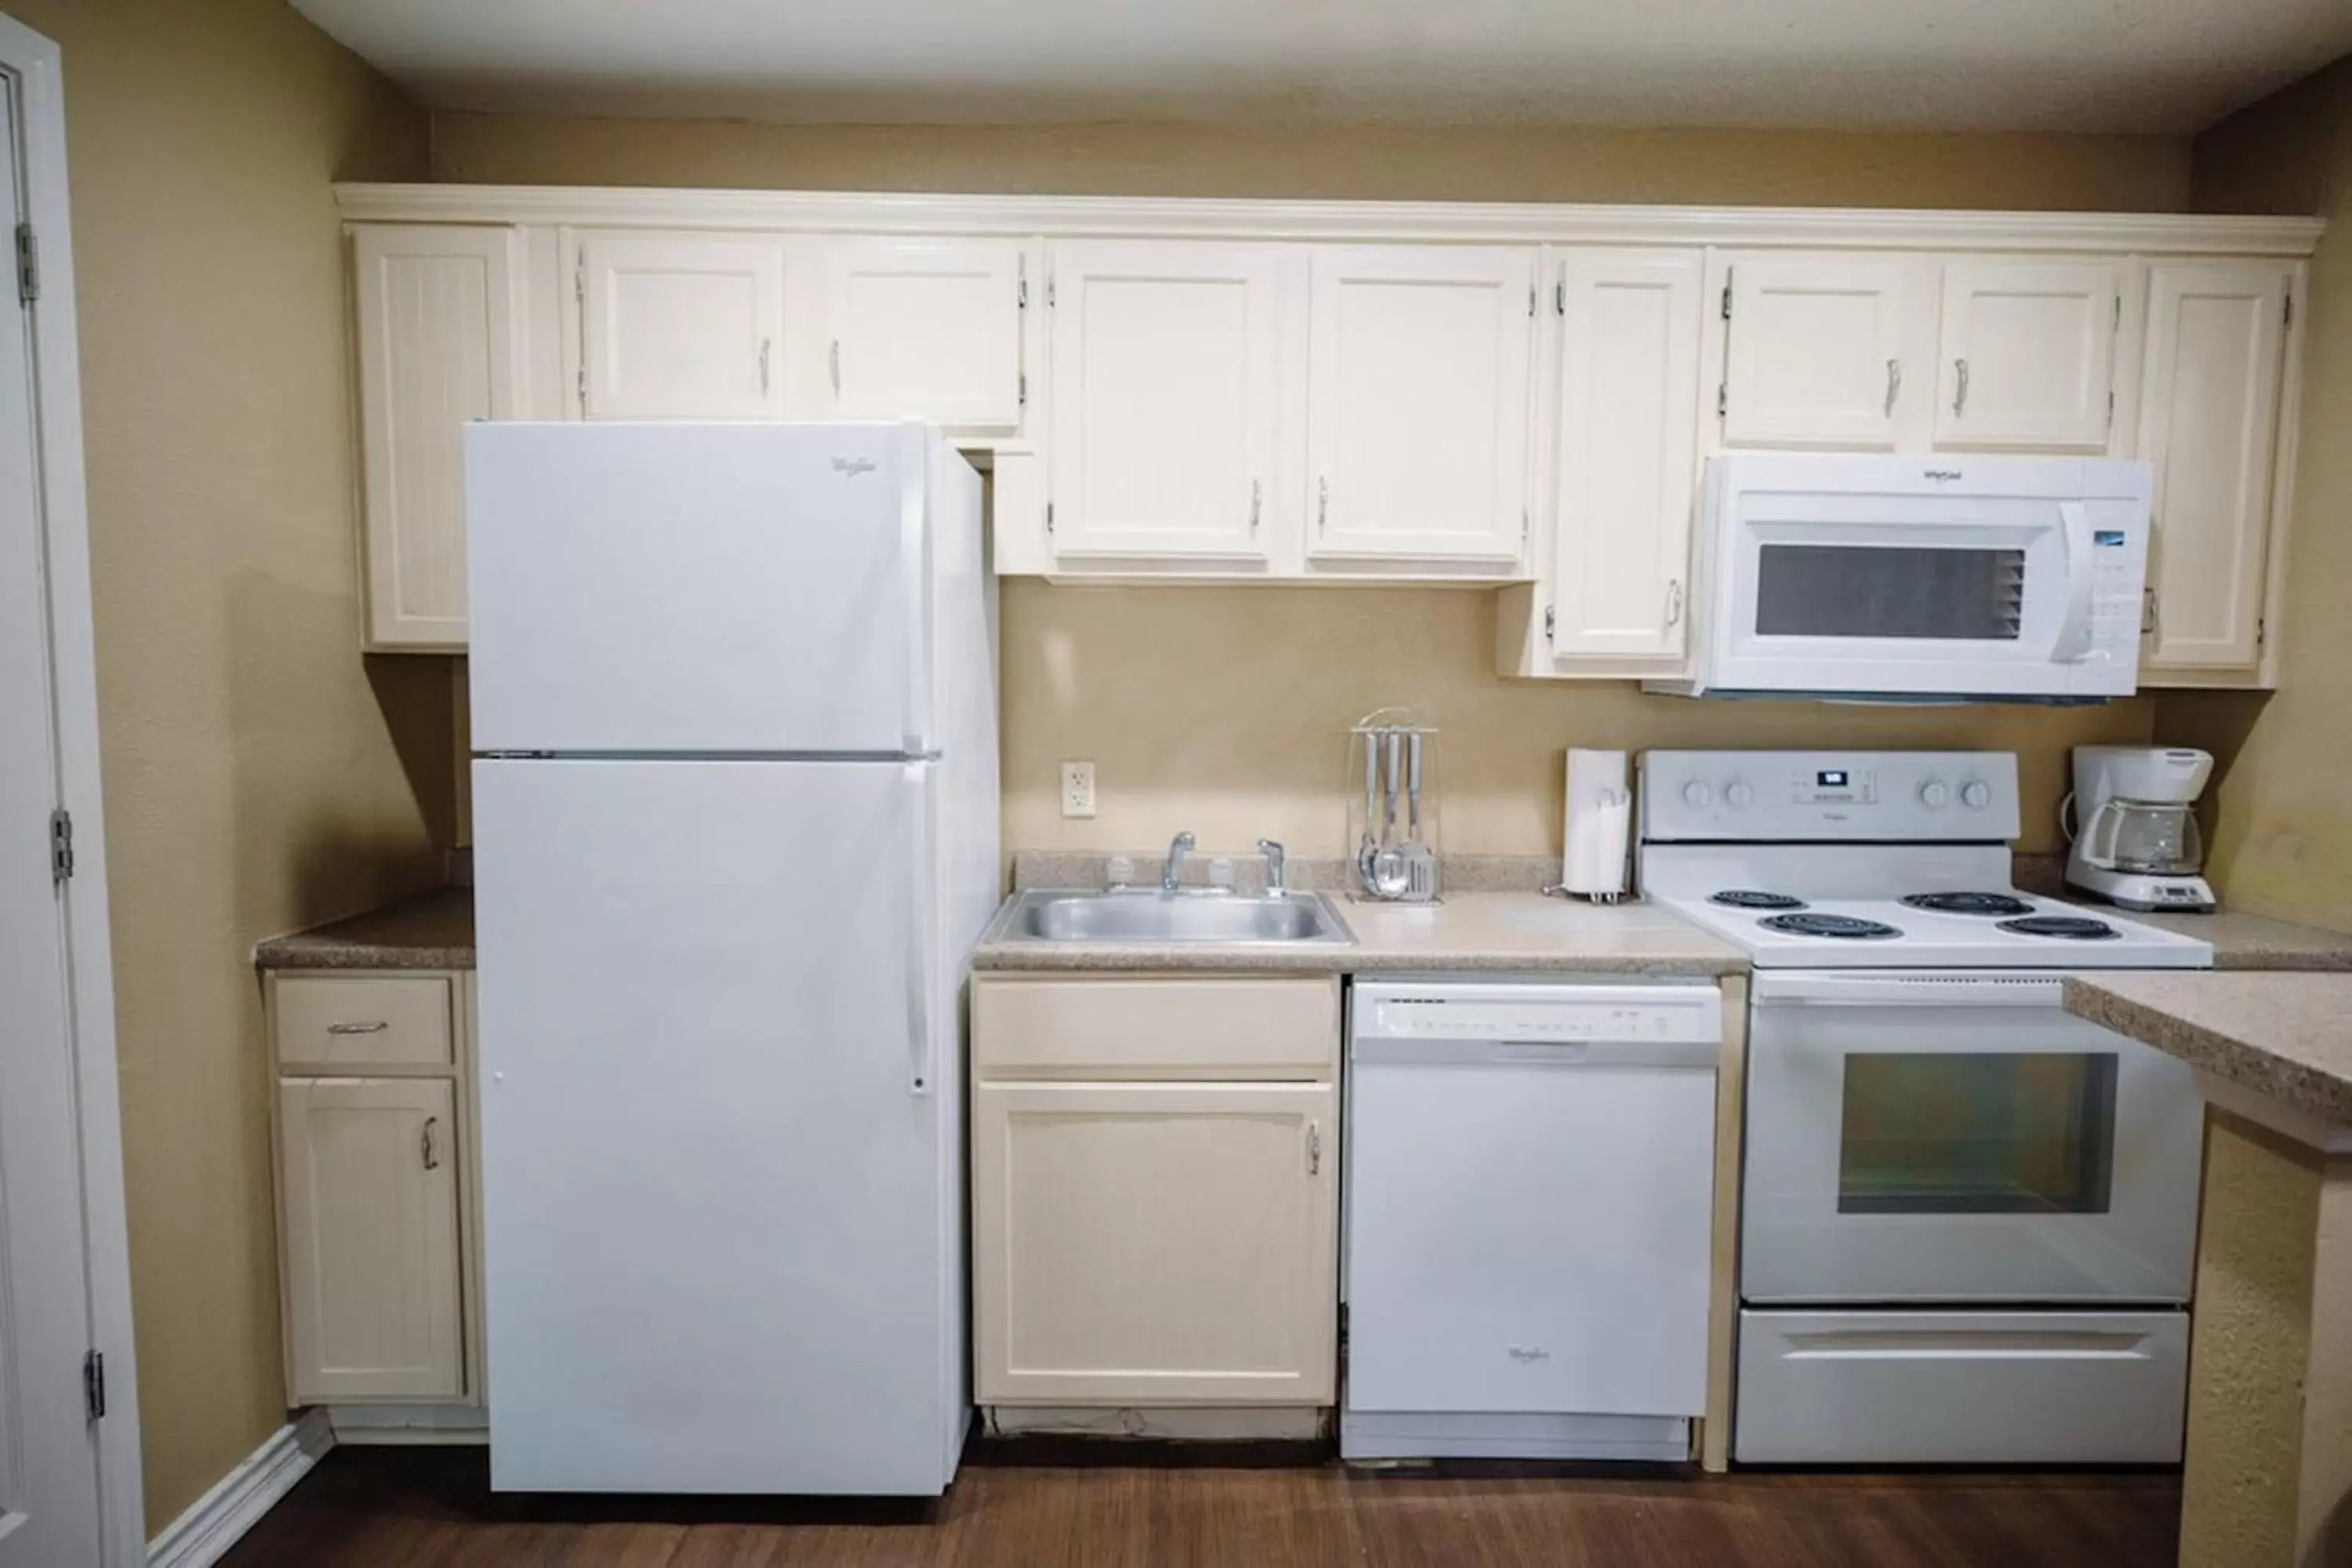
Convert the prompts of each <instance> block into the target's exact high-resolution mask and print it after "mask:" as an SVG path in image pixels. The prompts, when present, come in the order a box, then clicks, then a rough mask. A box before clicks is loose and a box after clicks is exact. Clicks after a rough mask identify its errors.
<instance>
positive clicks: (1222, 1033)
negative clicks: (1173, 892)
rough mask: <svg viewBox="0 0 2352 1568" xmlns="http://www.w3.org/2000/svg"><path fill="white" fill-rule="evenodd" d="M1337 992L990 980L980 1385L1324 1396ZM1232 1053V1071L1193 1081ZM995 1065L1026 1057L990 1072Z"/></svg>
mask: <svg viewBox="0 0 2352 1568" xmlns="http://www.w3.org/2000/svg"><path fill="white" fill-rule="evenodd" d="M1234 986H1243V987H1247V988H1248V990H1249V994H1248V995H1247V997H1246V999H1245V1000H1246V1003H1247V1005H1246V1006H1245V1007H1244V1008H1241V1009H1236V1007H1235V1006H1234V1005H1230V1002H1231V999H1230V998H1228V997H1227V996H1226V995H1225V994H1224V993H1226V992H1227V991H1228V990H1230V989H1231V988H1232V987H1234ZM1338 989H1339V987H1338V982H1337V981H1336V980H1324V979H1300V980H1295V981H1281V982H1270V981H1265V980H1255V981H1219V980H1215V979H1202V980H1197V981H1179V980H1173V979H1169V978H1164V977H1162V978H1154V979H1145V980H1137V981H1126V980H1120V979H1104V980H1094V979H1088V980H1083V981H1076V980H1062V981H1045V980H1034V979H1030V978H1027V977H1006V978H1002V979H993V980H992V979H986V978H983V979H982V981H981V982H980V984H978V985H977V986H976V988H975V995H974V1005H973V1020H974V1022H973V1028H974V1042H973V1058H974V1060H975V1062H976V1063H978V1064H980V1066H979V1067H978V1068H977V1072H978V1074H979V1080H978V1081H977V1082H976V1083H975V1084H974V1086H973V1091H972V1112H971V1115H972V1130H971V1149H972V1184H971V1204H972V1347H973V1349H972V1356H973V1384H974V1394H975V1396H976V1398H977V1399H978V1402H979V1403H980V1404H982V1405H1050V1406H1085V1405H1108V1406H1115V1407H1117V1406H1139V1407H1152V1406H1185V1405H1192V1406H1202V1405H1212V1406H1233V1405H1286V1406H1302V1405H1304V1406H1313V1405H1329V1404H1331V1403H1332V1402H1333V1400H1334V1399H1335V1397H1336V1394H1337V1391H1338V1365H1337V1333H1338V1321H1339V1086H1338V1065H1339V1064H1338V1057H1339V996H1338ZM992 991H994V992H996V993H997V994H995V995H992V994H991V993H992ZM1008 1004H1010V1005H1008ZM1122 1009H1125V1010H1128V1012H1129V1016H1131V1017H1132V1019H1133V1020H1134V1021H1135V1024H1136V1027H1134V1028H1131V1029H1130V1028H1129V1027H1127V1026H1124V1025H1123V1024H1122V1023H1121V1016H1122ZM1188 1014H1190V1015H1192V1016H1197V1017H1198V1018H1199V1020H1200V1021H1201V1023H1202V1032H1200V1033H1199V1034H1198V1035H1196V1036H1193V1037H1192V1038H1193V1040H1194V1041H1195V1044H1194V1046H1193V1047H1192V1048H1184V1047H1182V1046H1181V1037H1182V1036H1183V1035H1184V1030H1183V1029H1182V1027H1181V1020H1182V1019H1183V1018H1184V1017H1185V1016H1187V1015H1188ZM1014 1031H1018V1032H1019V1036H1020V1037H1008V1035H1009V1034H1011V1033H1012V1032H1014ZM1276 1033H1279V1034H1282V1035H1284V1036H1286V1038H1287V1042H1288V1048H1282V1046H1281V1043H1280V1042H1276V1041H1274V1040H1272V1038H1271V1037H1272V1036H1273V1035H1275V1034H1276ZM1259 1036H1265V1037H1268V1038H1264V1039H1261V1038H1258V1037H1259ZM1130 1046H1131V1047H1132V1049H1130V1048H1129V1047H1130ZM1221 1046H1222V1047H1223V1051H1222V1052H1221ZM1226 1055H1229V1057H1230V1065H1229V1067H1228V1068H1227V1069H1226V1070H1228V1071H1229V1072H1230V1074H1231V1075H1232V1076H1230V1077H1228V1078H1223V1079H1220V1078H1216V1077H1213V1076H1203V1075H1211V1074H1214V1073H1215V1072H1217V1071H1218V1070H1219V1069H1218V1067H1217V1063H1218V1062H1219V1060H1220V1059H1221V1056H1226ZM992 1061H1000V1062H1007V1063H1010V1062H1016V1061H1017V1062H1020V1063H1023V1064H1024V1065H1023V1066H1022V1067H1021V1068H1019V1069H1018V1070H1020V1071H1022V1072H1024V1074H1034V1075H1036V1076H1032V1077H1024V1078H1023V1079H1005V1080H997V1079H991V1078H990V1077H988V1076H987V1075H988V1073H989V1072H990V1070H991V1069H990V1068H989V1066H988V1065H987V1064H989V1063H990V1062H992ZM1266 1075H1281V1076H1277V1077H1269V1076H1266Z"/></svg>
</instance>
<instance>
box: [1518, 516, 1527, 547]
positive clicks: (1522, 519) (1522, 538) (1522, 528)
mask: <svg viewBox="0 0 2352 1568" xmlns="http://www.w3.org/2000/svg"><path fill="white" fill-rule="evenodd" d="M1519 542H1520V543H1521V544H1525V543H1526V542H1528V509H1527V508H1526V507H1521V508H1519Z"/></svg>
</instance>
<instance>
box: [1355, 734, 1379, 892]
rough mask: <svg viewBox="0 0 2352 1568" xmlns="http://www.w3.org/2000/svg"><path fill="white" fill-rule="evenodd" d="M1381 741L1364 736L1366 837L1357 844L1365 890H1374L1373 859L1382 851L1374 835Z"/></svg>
mask: <svg viewBox="0 0 2352 1568" xmlns="http://www.w3.org/2000/svg"><path fill="white" fill-rule="evenodd" d="M1380 748H1381V742H1380V737H1379V736H1378V735H1376V734H1373V733H1370V732H1369V731H1367V732H1366V734H1365V736H1364V837H1363V840H1362V842H1360V844H1358V845H1357V846H1356V876H1357V878H1358V879H1360V881H1361V882H1362V883H1363V884H1364V891H1366V892H1368V893H1369V892H1370V891H1371V890H1372V860H1373V858H1374V857H1375V856H1377V855H1378V854H1379V852H1380V841H1379V839H1378V838H1376V837H1374V836H1373V832H1372V823H1373V821H1374V820H1375V819H1374V817H1373V816H1372V813H1373V811H1374V810H1375V809H1376V805H1375V803H1374V799H1373V797H1374V796H1375V795H1377V794H1379V792H1380V787H1381V786H1380V777H1381V749H1380Z"/></svg>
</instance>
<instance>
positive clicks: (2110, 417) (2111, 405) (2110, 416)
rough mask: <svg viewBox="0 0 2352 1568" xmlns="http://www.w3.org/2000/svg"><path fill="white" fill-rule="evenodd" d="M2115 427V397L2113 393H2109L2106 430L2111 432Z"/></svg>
mask: <svg viewBox="0 0 2352 1568" xmlns="http://www.w3.org/2000/svg"><path fill="white" fill-rule="evenodd" d="M2115 427H2116V395H2115V394H2114V393H2112V392H2110V393H2108V394H2107V428H2108V429H2110V430H2112V429H2114V428H2115Z"/></svg>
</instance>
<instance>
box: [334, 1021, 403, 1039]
mask: <svg viewBox="0 0 2352 1568" xmlns="http://www.w3.org/2000/svg"><path fill="white" fill-rule="evenodd" d="M391 1027H392V1026H391V1025H390V1024H387V1023H385V1022H384V1021H383V1019H382V1018H378V1019H376V1020H375V1021H374V1022H373V1023H367V1024H330V1025H328V1026H327V1033H329V1034H331V1035H381V1034H383V1032H384V1031H385V1030H386V1029H389V1028H391Z"/></svg>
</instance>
